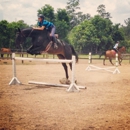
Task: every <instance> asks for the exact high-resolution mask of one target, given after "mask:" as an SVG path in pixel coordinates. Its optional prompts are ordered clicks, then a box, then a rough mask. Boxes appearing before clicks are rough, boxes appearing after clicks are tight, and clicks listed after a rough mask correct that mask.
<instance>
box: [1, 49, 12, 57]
mask: <svg viewBox="0 0 130 130" xmlns="http://www.w3.org/2000/svg"><path fill="white" fill-rule="evenodd" d="M0 51H1V52H2V54H1V57H2V58H3V57H4V54H3V53H12V51H11V49H10V48H1V49H0ZM9 55H10V57H11V54H7V57H9Z"/></svg>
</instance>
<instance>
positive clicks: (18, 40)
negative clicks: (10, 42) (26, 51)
mask: <svg viewBox="0 0 130 130" xmlns="http://www.w3.org/2000/svg"><path fill="white" fill-rule="evenodd" d="M25 40H26V36H25V35H24V33H23V32H22V31H21V30H20V28H18V32H17V33H16V39H15V43H16V48H17V49H21V48H22V44H23V43H24V41H25Z"/></svg>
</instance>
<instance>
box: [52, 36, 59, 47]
mask: <svg viewBox="0 0 130 130" xmlns="http://www.w3.org/2000/svg"><path fill="white" fill-rule="evenodd" d="M52 40H53V43H54V48H55V49H58V45H57V41H56V38H55V37H53V38H52Z"/></svg>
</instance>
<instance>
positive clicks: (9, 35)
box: [0, 20, 29, 49]
mask: <svg viewBox="0 0 130 130" xmlns="http://www.w3.org/2000/svg"><path fill="white" fill-rule="evenodd" d="M18 27H19V28H25V27H29V26H28V25H27V24H26V23H24V21H23V20H19V21H18V22H11V23H9V22H7V21H6V20H3V21H0V30H1V31H0V48H2V47H6V48H11V49H14V48H15V36H16V32H17V29H18Z"/></svg>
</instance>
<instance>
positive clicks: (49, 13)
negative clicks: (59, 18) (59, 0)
mask: <svg viewBox="0 0 130 130" xmlns="http://www.w3.org/2000/svg"><path fill="white" fill-rule="evenodd" d="M37 13H38V14H43V15H44V16H45V18H46V20H48V21H51V22H55V14H54V8H53V7H52V6H50V5H48V4H46V5H45V6H43V7H42V8H41V9H39V10H38V11H37Z"/></svg>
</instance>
